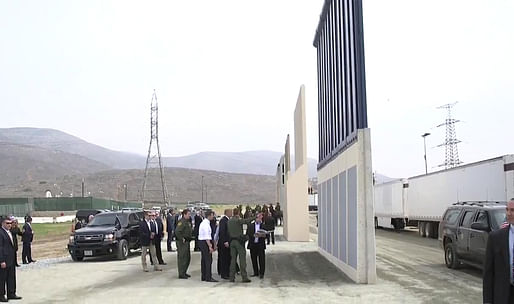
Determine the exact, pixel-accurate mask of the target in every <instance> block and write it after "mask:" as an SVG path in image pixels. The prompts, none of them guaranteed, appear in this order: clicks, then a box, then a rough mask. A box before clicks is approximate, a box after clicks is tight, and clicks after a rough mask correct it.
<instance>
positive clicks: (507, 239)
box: [483, 198, 514, 304]
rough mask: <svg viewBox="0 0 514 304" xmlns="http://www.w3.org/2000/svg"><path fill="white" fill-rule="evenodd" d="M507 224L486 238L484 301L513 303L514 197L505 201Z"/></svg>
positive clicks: (500, 303) (495, 303)
mask: <svg viewBox="0 0 514 304" xmlns="http://www.w3.org/2000/svg"><path fill="white" fill-rule="evenodd" d="M506 215H507V222H508V223H509V225H508V226H506V227H504V228H502V229H499V230H496V231H493V232H491V233H490V234H489V238H488V239H487V249H486V255H485V263H484V277H483V300H484V303H494V304H503V303H505V304H507V303H514V273H513V272H514V269H513V267H514V252H513V250H514V198H512V199H511V200H510V201H509V202H508V203H507V209H506Z"/></svg>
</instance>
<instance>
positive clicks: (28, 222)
mask: <svg viewBox="0 0 514 304" xmlns="http://www.w3.org/2000/svg"><path fill="white" fill-rule="evenodd" d="M33 240H34V231H33V230H32V217H30V216H27V217H26V218H25V225H23V233H22V236H21V241H22V242H23V249H22V251H21V260H22V262H23V264H28V263H35V262H36V261H35V260H33V259H32V241H33Z"/></svg>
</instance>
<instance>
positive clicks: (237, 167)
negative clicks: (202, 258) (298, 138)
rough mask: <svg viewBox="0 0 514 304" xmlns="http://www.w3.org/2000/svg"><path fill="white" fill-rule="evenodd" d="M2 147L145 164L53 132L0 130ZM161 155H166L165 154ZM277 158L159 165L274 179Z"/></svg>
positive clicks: (110, 163)
mask: <svg viewBox="0 0 514 304" xmlns="http://www.w3.org/2000/svg"><path fill="white" fill-rule="evenodd" d="M2 143H4V144H5V143H11V144H20V145H30V146H34V147H37V148H41V149H46V150H50V151H60V152H66V153H70V154H76V155H80V156H82V157H85V158H88V159H90V160H94V161H96V162H99V163H103V164H104V165H105V166H107V168H112V169H142V168H144V166H145V160H146V158H145V156H143V155H138V154H133V153H127V152H120V151H114V150H109V149H106V148H104V147H101V146H98V145H95V144H91V143H88V142H86V141H84V140H82V139H80V138H78V137H75V136H72V135H70V134H67V133H64V132H61V131H58V130H53V129H40V128H9V129H2V128H0V144H2ZM142 152H145V151H142ZM162 152H163V154H164V155H165V154H166V151H162ZM281 155H282V153H280V152H273V151H249V152H201V153H197V154H192V155H186V156H180V157H163V162H164V165H165V166H167V167H179V168H192V169H200V170H214V171H220V172H232V173H244V174H263V175H275V172H276V166H277V164H278V161H279V159H280V157H281ZM293 163H294V161H292V164H293ZM316 164H317V162H316V160H314V159H309V176H310V177H314V176H316ZM2 168H3V167H0V169H2ZM65 174H68V173H65Z"/></svg>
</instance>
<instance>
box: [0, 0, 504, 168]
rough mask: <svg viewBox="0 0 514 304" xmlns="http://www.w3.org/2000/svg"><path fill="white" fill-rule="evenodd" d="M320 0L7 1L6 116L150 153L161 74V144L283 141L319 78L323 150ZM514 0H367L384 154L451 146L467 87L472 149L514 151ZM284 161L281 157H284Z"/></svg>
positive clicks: (312, 109)
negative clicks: (447, 131) (300, 98)
mask: <svg viewBox="0 0 514 304" xmlns="http://www.w3.org/2000/svg"><path fill="white" fill-rule="evenodd" d="M322 5H323V0H287V1H286V0H279V1H277V0H274V1H271V0H261V1H241V0H239V1H140V2H132V1H103V0H102V1H3V2H2V4H0V127H21V126H31V127H46V128H54V129H59V130H62V131H65V132H68V133H70V134H73V135H76V136H78V137H80V138H83V139H85V140H87V141H89V142H92V143H95V144H98V145H102V146H105V147H108V148H111V149H115V150H124V151H130V152H134V153H139V154H145V153H146V149H147V148H148V141H149V103H150V99H151V96H152V90H153V89H154V88H155V89H156V90H157V96H158V99H159V106H160V109H159V115H160V120H159V123H160V125H159V128H160V129H159V132H160V134H159V136H160V144H161V149H162V151H161V152H162V154H163V155H166V156H175V155H186V154H192V153H196V152H201V151H247V150H274V151H281V150H283V145H284V142H285V137H286V134H287V133H288V132H289V133H292V132H293V111H294V106H295V103H296V99H297V95H298V91H299V88H300V85H301V84H305V86H306V98H307V112H308V114H307V119H308V121H307V128H308V134H307V136H308V154H309V157H312V158H316V159H317V151H318V148H317V145H318V143H317V87H316V86H317V78H316V77H317V76H316V51H315V48H314V47H313V46H312V41H313V38H314V33H315V29H316V26H317V23H318V20H319V14H320V12H321V8H322ZM512 16H514V2H513V1H509V0H488V1H470V0H466V1H441V0H438V1H432V0H431V1H412V0H388V1H381V0H373V1H371V0H368V1H365V2H364V20H365V21H364V23H365V24H364V30H365V51H366V70H367V75H366V77H367V93H368V110H369V112H368V116H369V124H370V127H371V132H372V144H373V147H372V149H373V167H374V170H375V171H378V172H380V173H382V174H385V175H389V176H394V177H402V176H410V175H416V174H420V173H422V172H423V171H424V162H423V140H422V138H421V134H423V133H424V132H431V133H432V135H431V136H429V137H427V146H428V161H429V170H435V169H436V168H435V167H436V166H437V165H438V164H440V163H442V162H443V156H444V149H443V148H433V147H434V146H436V145H437V144H439V143H442V142H443V141H444V130H443V129H441V128H439V129H435V128H434V127H435V126H436V125H438V124H439V123H442V122H443V121H444V119H445V118H446V112H445V111H443V110H438V109H436V107H437V106H439V105H442V104H445V103H451V102H455V101H459V103H458V104H457V107H456V108H455V117H456V118H458V119H460V120H462V121H463V122H462V123H460V124H458V125H457V135H458V137H459V138H460V139H461V140H462V141H463V143H462V144H461V145H460V146H459V154H460V156H461V160H462V161H464V162H472V161H477V160H481V159H484V158H489V157H495V156H499V155H502V154H508V153H514V142H513V140H512V139H513V135H511V134H510V133H511V130H512V127H511V125H512V122H511V121H512V115H513V113H514V103H513V101H514V98H513V97H514V76H513V75H512V73H513V71H514V58H513V55H512V54H514V19H513V18H512ZM277 161H278V160H277Z"/></svg>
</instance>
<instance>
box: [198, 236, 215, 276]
mask: <svg viewBox="0 0 514 304" xmlns="http://www.w3.org/2000/svg"><path fill="white" fill-rule="evenodd" d="M198 246H199V247H200V251H201V253H202V264H201V270H202V281H208V280H210V279H212V269H211V268H212V253H210V252H209V245H208V244H207V241H198Z"/></svg>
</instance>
